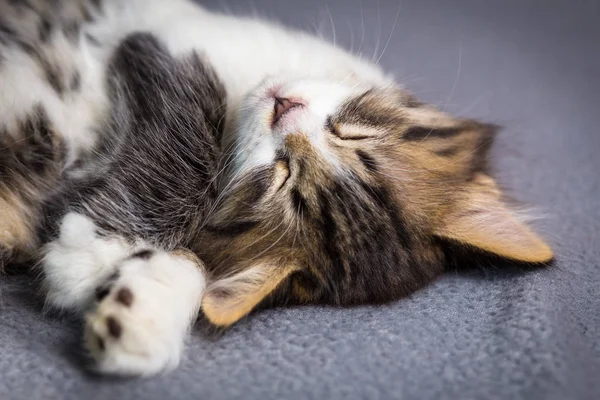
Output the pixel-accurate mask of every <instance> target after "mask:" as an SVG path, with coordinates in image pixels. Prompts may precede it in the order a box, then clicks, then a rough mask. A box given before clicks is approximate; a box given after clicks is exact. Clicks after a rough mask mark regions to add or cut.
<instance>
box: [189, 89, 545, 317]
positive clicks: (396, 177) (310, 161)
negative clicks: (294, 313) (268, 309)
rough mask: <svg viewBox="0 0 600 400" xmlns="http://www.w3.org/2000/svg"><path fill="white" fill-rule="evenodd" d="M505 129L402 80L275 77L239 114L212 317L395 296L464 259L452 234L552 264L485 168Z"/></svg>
mask: <svg viewBox="0 0 600 400" xmlns="http://www.w3.org/2000/svg"><path fill="white" fill-rule="evenodd" d="M494 131H495V128H494V127H493V126H490V125H485V124H481V123H478V122H475V121H471V120H464V119H457V118H454V117H451V116H449V115H447V114H445V113H443V112H441V111H438V110H437V109H435V108H433V107H431V106H427V105H424V104H422V103H420V102H418V101H416V100H415V99H414V98H413V97H412V96H410V95H408V94H407V93H406V92H404V91H402V90H400V89H398V88H393V87H391V88H390V87H384V88H381V87H366V86H361V85H349V84H344V83H340V84H333V83H331V82H325V81H314V80H292V81H285V82H273V81H270V82H265V83H264V84H263V85H261V86H260V87H259V88H258V89H257V90H256V91H254V92H253V93H252V94H251V95H250V96H249V97H248V98H247V99H246V101H245V104H244V107H242V109H241V110H240V112H239V115H238V118H237V125H236V127H235V129H234V132H235V134H234V135H232V136H231V137H230V138H231V139H232V141H231V143H230V148H231V149H232V153H231V154H232V159H231V168H230V170H231V173H230V179H229V180H228V184H227V187H226V188H225V189H224V191H223V197H222V199H221V201H220V203H219V207H218V209H217V211H216V212H215V213H214V214H213V215H212V217H211V218H210V220H209V223H208V226H207V229H206V232H205V233H204V236H203V238H202V240H201V241H200V243H201V245H200V248H199V249H198V250H199V253H200V254H201V256H202V258H203V259H204V261H205V262H206V263H207V266H208V268H209V269H210V270H211V271H212V274H213V281H212V283H211V284H210V285H209V287H208V289H207V291H206V294H205V296H204V299H203V309H204V312H205V314H206V315H207V317H208V318H209V320H211V321H212V322H213V323H215V324H217V325H229V324H231V323H233V322H235V321H236V320H238V319H239V318H240V317H242V316H244V315H245V314H247V313H248V312H249V311H251V310H252V309H253V308H254V307H255V306H256V305H258V304H259V303H260V302H262V301H263V300H265V299H267V298H269V299H271V300H273V299H275V300H277V301H278V302H282V301H283V302H299V303H314V302H318V303H331V304H342V305H347V304H357V303H365V302H384V301H389V300H392V299H396V298H399V297H401V296H403V295H406V294H408V293H410V292H412V291H414V290H416V289H417V288H419V287H421V286H423V285H424V284H425V283H427V282H428V281H430V280H432V279H433V278H434V277H436V276H437V275H439V274H440V273H441V272H442V271H443V270H444V266H445V265H446V264H447V263H448V262H451V261H453V260H449V259H448V252H445V251H444V249H445V248H446V244H448V243H452V244H453V246H457V245H458V246H462V247H464V248H468V249H472V250H477V251H482V252H485V253H490V254H493V255H496V256H500V257H503V258H507V259H512V260H515V261H521V262H526V263H544V262H548V261H550V260H551V259H552V251H551V250H550V249H549V248H548V246H547V245H546V244H545V243H544V242H543V241H542V240H541V239H539V238H538V237H537V236H536V235H535V234H534V233H533V232H532V231H531V230H530V229H529V228H528V227H527V226H525V225H524V224H523V223H522V222H520V221H519V220H518V219H517V217H516V216H515V215H514V213H512V212H511V211H510V210H509V209H508V207H507V206H506V205H505V203H504V202H503V201H502V195H501V192H500V191H499V189H498V188H497V186H496V184H495V182H494V180H493V179H492V178H491V177H490V176H489V175H488V174H487V172H486V156H487V152H488V148H489V145H490V143H491V141H492V139H493V136H494Z"/></svg>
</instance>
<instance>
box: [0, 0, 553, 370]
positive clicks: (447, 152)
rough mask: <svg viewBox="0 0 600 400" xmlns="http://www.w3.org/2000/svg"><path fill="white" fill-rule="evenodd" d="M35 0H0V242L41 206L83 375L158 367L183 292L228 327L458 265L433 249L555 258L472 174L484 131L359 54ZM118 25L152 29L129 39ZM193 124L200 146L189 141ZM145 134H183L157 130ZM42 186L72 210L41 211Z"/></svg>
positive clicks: (106, 6)
mask: <svg viewBox="0 0 600 400" xmlns="http://www.w3.org/2000/svg"><path fill="white" fill-rule="evenodd" d="M52 3H53V4H52V7H51V6H49V5H46V3H44V2H42V1H39V2H33V1H30V2H14V1H7V0H4V1H0V11H2V13H0V15H2V17H0V35H1V36H0V59H1V60H2V61H1V62H2V69H0V77H1V78H2V81H3V82H8V81H10V82H11V83H12V84H13V86H11V87H10V88H8V89H7V88H4V90H2V91H0V104H2V105H3V106H6V107H4V108H3V111H0V123H3V124H4V126H5V128H4V131H3V132H4V133H2V140H3V145H5V146H9V147H10V148H11V154H15V155H14V156H11V159H10V160H4V159H2V164H0V165H8V167H0V168H4V170H6V171H10V172H8V173H6V174H5V175H4V174H3V186H2V189H1V191H0V193H1V195H0V196H1V198H2V202H3V203H2V207H1V208H0V213H1V214H2V216H3V217H5V218H7V219H6V220H7V221H10V224H9V225H8V229H5V230H4V231H3V232H4V233H3V236H2V237H0V243H2V245H3V248H5V249H6V251H5V253H6V254H7V255H8V254H9V253H10V254H11V259H15V258H26V257H27V256H28V255H29V254H31V253H32V251H33V250H34V249H36V248H37V247H38V246H39V240H38V239H37V238H36V235H35V231H36V226H37V225H39V224H40V222H39V221H40V220H41V219H42V217H44V216H48V215H50V216H53V215H58V216H59V217H60V222H59V224H58V228H57V231H56V235H55V236H56V237H50V239H48V240H47V241H48V243H46V245H45V246H44V251H43V258H42V262H41V266H42V268H43V271H44V276H45V284H46V288H47V299H48V302H49V304H50V305H52V306H54V307H58V308H62V309H70V310H75V311H78V312H80V313H83V312H86V311H87V313H88V314H87V315H88V316H87V323H86V328H85V338H86V348H87V349H88V350H89V351H90V353H91V355H92V356H93V358H94V359H95V361H96V363H97V368H98V369H99V370H100V371H103V372H110V373H118V374H133V375H150V374H154V373H157V372H159V371H162V370H165V369H168V368H171V367H174V366H175V365H177V362H178V360H179V357H180V354H181V351H182V347H183V341H184V338H185V333H186V330H187V329H188V328H189V325H190V321H191V319H192V318H193V317H194V316H195V315H196V313H197V312H198V310H199V309H200V308H201V309H202V311H203V313H204V314H205V315H206V317H207V318H208V320H209V321H210V322H212V323H213V324H215V325H218V326H228V325H231V324H232V323H235V322H236V321H237V320H239V319H240V318H242V317H243V316H245V315H247V314H248V313H249V312H250V311H252V310H253V309H255V308H256V307H258V306H260V305H268V304H273V303H276V304H278V303H302V304H305V303H326V304H334V305H350V304H359V303H365V302H371V303H372V302H375V303H378V302H386V301H391V300H394V299H397V298H400V297H402V296H405V295H407V294H409V293H411V292H413V291H414V290H416V289H418V288H420V287H422V286H423V285H425V284H426V283H427V282H429V281H431V280H432V279H434V278H435V277H436V276H438V275H439V274H440V273H442V272H443V271H444V268H445V266H446V265H449V264H451V263H453V262H455V260H456V259H455V258H454V256H453V254H454V252H451V251H449V250H448V249H449V248H457V249H461V250H463V251H467V252H470V253H471V254H477V253H487V254H492V255H494V256H497V257H503V258H507V259H510V260H514V261H520V262H524V263H536V264H537V263H546V262H549V261H550V260H551V259H552V252H551V250H550V249H549V248H548V246H547V245H546V244H545V243H544V242H543V241H542V240H541V239H540V238H539V237H538V236H536V235H535V234H534V233H533V232H532V231H531V230H530V229H529V228H528V227H527V226H525V225H524V224H523V223H522V222H520V221H519V220H518V218H517V217H516V215H515V214H514V213H513V212H512V211H511V210H510V208H509V207H508V206H507V205H506V203H505V202H504V200H503V196H502V193H501V191H500V190H499V189H498V187H497V186H496V184H495V182H494V180H493V178H492V177H490V175H489V173H488V171H487V168H486V157H487V151H488V148H489V146H490V143H491V141H492V139H493V136H494V134H495V128H494V127H493V126H490V125H487V124H483V123H479V122H476V121H471V120H465V119H460V118H455V117H452V116H450V115H447V114H446V113H443V112H441V111H439V110H437V109H435V108H434V107H432V106H429V105H425V104H422V103H420V102H419V101H417V100H416V99H414V98H413V97H412V96H411V95H410V94H408V93H406V92H405V91H403V90H402V89H401V88H399V87H398V86H397V85H396V84H395V83H394V81H393V79H391V78H390V77H387V76H386V75H385V74H384V73H383V72H382V71H381V70H380V69H379V68H378V67H377V66H375V65H372V64H371V63H368V62H366V61H363V60H360V59H359V58H357V57H354V56H352V55H350V54H348V53H346V52H344V51H342V50H340V49H338V48H335V47H333V46H331V45H330V44H327V43H325V42H323V41H321V40H319V39H316V38H313V37H312V36H309V35H307V34H304V33H299V32H295V31H289V30H286V29H284V28H281V27H277V26H275V25H272V24H270V23H267V22H264V21H259V20H253V19H246V18H239V17H231V16H226V15H219V14H214V13H211V12H208V11H206V10H204V9H202V8H201V7H199V6H197V5H195V4H193V3H191V2H188V1H185V0H172V1H169V2H164V1H159V0H127V1H118V0H104V1H91V0H90V1H83V0H82V1H74V0H73V1H67V0H63V1H54V2H52ZM17 20H18V21H20V22H19V23H18V24H16V23H15V21H17ZM136 31H144V32H149V33H151V34H152V35H153V37H156V38H158V41H156V39H150V38H148V37H147V36H143V35H142V37H141V38H140V36H134V39H135V38H136V37H137V39H136V40H138V41H140V40H141V43H139V42H138V43H137V44H136V43H133V44H132V43H131V42H130V41H131V40H132V39H131V36H130V34H131V33H132V32H136ZM128 38H129V39H128ZM160 43H164V48H163V45H161V44H160ZM142 44H143V46H142ZM134 45H135V46H134ZM132 46H133V48H132ZM136 46H142V47H143V49H142V50H141V51H140V49H139V47H136ZM135 49H137V50H135ZM134 50H135V51H134ZM115 51H116V53H115ZM136 51H137V52H138V55H137V56H136V55H135V53H136ZM148 51H149V53H148ZM194 51H196V52H198V53H200V54H202V57H203V59H204V60H206V62H208V63H210V65H212V67H213V68H214V71H215V74H216V77H212V78H211V76H212V73H211V72H210V68H209V67H207V66H206V65H204V66H202V65H203V64H202V63H200V62H198V61H197V58H194V56H190V54H193V52H194ZM123 52H124V54H126V56H122V57H121V58H120V59H121V61H119V54H123ZM132 53H133V54H132ZM115 54H116V55H115ZM128 60H135V61H136V62H129V61H128ZM165 60H167V62H166V64H165ZM148 64H149V66H148ZM153 65H155V66H156V67H158V68H159V69H160V68H161V67H160V66H161V65H162V68H164V70H162V72H156V71H155V72H152V71H154V67H153ZM165 65H167V67H165ZM115 70H119V71H120V72H119V73H118V74H117V75H119V76H120V78H117V82H121V83H117V84H115V83H114V79H115V78H114V76H115ZM191 71H197V72H198V73H197V76H198V79H200V80H201V82H200V85H201V86H203V87H204V89H202V88H198V87H197V86H194V82H196V81H195V77H196V75H194V74H193V73H192V74H190V72H191ZM150 77H151V78H150ZM147 78H148V79H147ZM179 79H183V81H185V82H188V83H187V84H185V85H183V86H182V87H180V86H178V85H177V83H181V82H182V81H180V80H179ZM217 80H220V81H221V82H222V84H223V87H224V93H223V91H222V90H221V89H220V85H219V83H218V81H217ZM132 82H137V83H136V84H132ZM188 84H191V85H192V86H191V89H190V87H188V86H187V85H188ZM31 87H34V88H35V89H36V90H31ZM115 87H116V88H119V87H124V88H125V89H124V90H118V89H114V88H115ZM111 88H112V89H111ZM193 88H195V89H193ZM140 89H143V90H140ZM180 89H181V90H180ZM187 89H190V90H189V91H187ZM32 93H34V94H32ZM198 93H201V97H200V98H198V100H197V102H191V103H189V102H188V100H189V98H190V96H192V95H194V94H198ZM223 96H225V98H224V99H221V100H218V99H219V98H220V97H223ZM123 99H125V103H127V104H129V106H128V107H125V108H123V109H122V108H120V107H119V106H118V104H119V101H122V100H123ZM174 104H177V106H176V107H173V106H172V105H174ZM188 104H193V107H192V108H189V107H188V106H187V105H188ZM224 104H226V105H227V106H226V109H225V107H224V106H223V105H224ZM179 107H183V108H184V109H183V110H181V109H180V108H179ZM148 109H153V110H154V111H153V112H151V113H146V112H145V110H148ZM115 110H116V111H115ZM136 110H137V111H136ZM194 110H197V111H198V115H195V114H194ZM156 112H158V116H159V117H158V118H157V114H156ZM163 112H165V113H166V115H165V117H166V120H165V121H164V124H163V114H162V113H163ZM179 112H181V114H178V113H179ZM223 112H224V113H225V114H224V115H220V114H221V113H223ZM171 113H174V114H171ZM173 116H176V117H173ZM169 117H173V119H169ZM221 117H223V118H221ZM202 121H205V122H204V123H203V122H202ZM206 121H209V122H210V123H208V122H206ZM221 122H222V123H223V125H221ZM155 124H158V125H155ZM193 124H200V125H201V127H200V130H205V129H206V128H210V127H211V126H212V128H213V129H214V131H213V135H214V136H215V140H216V141H215V143H208V144H206V146H208V147H203V146H204V145H201V146H200V147H201V149H199V151H198V152H196V151H187V149H188V147H187V145H188V144H189V143H187V142H185V139H186V138H188V133H190V132H194V129H190V127H191V126H193ZM161 129H164V130H165V131H166V132H167V133H168V135H167V137H169V138H173V137H175V138H177V140H181V141H180V142H177V141H176V142H174V143H173V142H171V141H170V140H163V141H158V140H159V138H160V135H158V133H159V132H160V130H161ZM221 129H222V133H221V132H220V131H221ZM133 132H145V133H143V134H142V136H141V137H138V136H137V133H136V134H133ZM25 137H27V138H28V139H27V140H26V141H23V139H24V138H25ZM144 139H148V140H147V141H146V140H144ZM111 143H116V145H114V144H111ZM155 143H156V145H155ZM158 143H159V144H158ZM217 143H218V144H219V147H220V148H221V151H222V152H223V154H224V155H223V157H222V160H221V164H222V169H217V168H215V167H214V165H216V163H214V160H216V158H213V157H218V153H219V150H218V149H217V148H216V144H217ZM196 145H200V144H199V143H196ZM192 148H193V146H191V147H189V149H192ZM12 149H14V150H12ZM48 149H50V150H48ZM29 152H32V154H33V155H32V156H31V155H30V156H29V158H27V157H25V155H26V154H29ZM16 154H22V155H21V156H17V155H16ZM115 155H116V157H114V156H115ZM195 155H200V157H201V158H202V160H201V162H200V163H198V161H199V160H197V159H196V158H195V157H194V156H195ZM19 157H20V158H19ZM205 157H208V158H205ZM107 158H108V159H112V160H113V162H110V163H107V162H106V159H107ZM17 159H18V160H17ZM15 160H17V161H15ZM23 160H24V161H23ZM40 160H41V161H42V162H41V164H43V168H40V167H39V165H38V167H37V168H36V167H35V166H36V165H37V164H40ZM25 161H27V162H25ZM10 162H12V163H13V164H10ZM180 163H181V164H182V165H185V166H187V167H189V168H185V169H179V167H178V166H179V164H180ZM107 165H108V167H106V166H107ZM16 166H18V168H17V167H16ZM196 167H197V168H196ZM174 174H175V175H174ZM196 174H197V176H196ZM164 176H169V177H173V176H175V177H176V178H177V180H176V181H171V182H169V181H168V180H166V179H164ZM73 182H74V183H73ZM63 185H64V186H66V188H65V189H62V188H61V187H62V186H63ZM214 185H216V186H214ZM64 193H75V195H72V196H68V195H65V194H64ZM196 194H197V195H198V196H197V197H196V196H195V195H196ZM57 199H58V201H57ZM57 202H58V203H61V202H62V203H66V204H67V206H66V207H67V208H66V210H68V211H69V212H67V213H66V214H65V215H62V214H61V213H60V212H58V213H56V212H44V211H42V210H41V208H40V207H41V206H40V204H50V205H52V204H56V203H57ZM51 208H52V207H51ZM52 209H55V208H52ZM58 209H61V208H60V207H59V208H58ZM49 224H50V225H52V221H50V222H49ZM179 228H181V229H179ZM189 250H193V252H190V251H189ZM197 257H198V258H197ZM200 260H201V261H200ZM205 285H206V288H205Z"/></svg>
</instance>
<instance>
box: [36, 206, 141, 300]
mask: <svg viewBox="0 0 600 400" xmlns="http://www.w3.org/2000/svg"><path fill="white" fill-rule="evenodd" d="M130 251H131V246H130V245H128V244H127V243H126V242H125V241H124V240H123V239H120V238H117V237H100V236H98V234H97V233H96V226H95V225H94V223H93V222H92V221H91V220H90V219H89V218H87V217H85V216H83V215H81V214H76V213H69V214H67V215H66V216H65V217H64V218H63V220H62V222H61V226H60V235H59V238H58V239H57V240H55V241H53V242H51V243H49V244H48V245H47V246H46V248H45V254H44V258H43V260H42V267H43V270H44V285H45V288H46V292H47V294H46V300H47V302H48V304H49V305H51V306H53V307H56V308H59V309H70V310H76V311H83V310H85V309H87V308H88V307H89V305H90V304H92V302H93V293H94V289H95V288H96V287H97V286H98V284H99V283H100V282H103V281H105V280H106V278H107V277H108V276H110V275H111V274H112V273H113V272H114V270H115V264H116V263H117V262H118V261H119V260H121V259H123V258H125V257H126V256H127V255H128V254H129V252H130Z"/></svg>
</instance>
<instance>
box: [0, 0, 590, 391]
mask: <svg viewBox="0 0 600 400" xmlns="http://www.w3.org/2000/svg"><path fill="white" fill-rule="evenodd" d="M207 3H208V4H209V5H214V3H216V1H209V2H207ZM327 3H328V7H327V8H326V6H325V2H322V1H320V0H302V1H299V0H252V1H250V0H248V1H246V0H241V1H239V2H235V1H233V0H230V1H229V4H230V5H231V7H232V9H233V10H239V11H248V10H252V9H256V10H258V12H259V13H260V14H263V15H268V16H273V17H276V18H279V19H281V20H282V21H284V22H286V23H289V24H293V25H296V26H301V27H305V28H309V29H310V28H311V27H312V26H314V25H315V24H316V25H317V26H321V27H322V28H324V29H325V31H329V33H331V29H330V28H328V27H329V26H330V18H329V15H328V11H327V10H329V12H330V13H331V16H332V20H333V21H334V23H335V28H336V29H335V30H336V35H335V36H336V39H337V41H338V42H339V43H342V44H343V45H345V46H348V47H350V46H351V45H353V46H354V48H355V50H356V49H357V48H358V47H359V44H360V43H361V42H362V50H363V53H364V54H365V56H368V57H371V55H373V54H375V58H379V57H380V54H381V52H382V51H383V49H384V48H385V52H384V53H383V55H381V63H382V64H383V65H385V66H386V68H388V69H389V70H390V71H392V72H394V73H395V74H396V75H397V76H398V77H399V79H400V80H401V81H402V82H404V83H405V85H406V86H407V87H408V88H410V89H412V90H414V91H415V92H416V93H417V94H418V95H419V96H421V97H422V98H423V99H425V100H428V101H432V102H434V103H436V104H438V105H440V106H442V107H444V108H446V109H448V110H450V111H453V112H457V113H460V114H463V115H468V116H472V117H479V118H483V119H486V120H489V121H492V122H496V123H500V124H502V125H504V126H506V130H505V131H504V134H503V135H502V136H501V137H500V138H499V140H498V145H497V146H496V148H495V150H494V155H495V157H494V158H495V166H496V169H497V170H498V171H499V173H500V176H501V177H502V181H503V182H504V183H505V184H507V185H508V186H509V187H511V188H512V189H513V192H514V194H515V195H516V197H517V198H518V199H521V200H523V201H526V202H529V203H531V204H534V205H536V206H538V207H539V210H541V211H542V212H543V214H544V215H545V216H546V219H545V220H544V222H543V223H541V224H538V226H539V227H540V231H541V232H543V234H544V235H545V236H546V237H547V238H548V239H549V240H550V241H551V242H552V243H553V244H554V247H555V249H556V251H557V253H558V255H559V257H558V263H557V266H556V267H555V268H553V269H551V270H544V271H535V272H531V273H527V274H520V273H517V272H516V271H514V270H511V271H506V270H500V269H495V268H490V269H488V270H486V271H479V272H478V271H473V272H469V273H456V274H452V275H448V276H445V277H443V278H442V279H439V280H438V281H437V282H436V283H434V284H433V285H431V286H430V287H428V288H427V289H425V290H422V291H420V292H419V293H417V294H415V295H414V296H412V297H411V298H409V299H405V300H402V301H398V302H397V303H395V304H391V305H388V306H383V307H360V308H356V309H351V310H340V309H331V308H320V307H301V308H293V309H278V310H270V311H266V312H262V313H259V314H257V315H255V316H253V317H252V318H250V319H247V320H245V321H242V322H241V323H239V324H238V325H236V326H235V327H234V328H233V329H231V330H230V331H229V332H227V333H226V334H225V335H224V336H223V337H221V338H220V339H218V340H214V339H207V338H204V337H203V336H202V335H201V334H199V333H196V334H195V335H194V337H193V338H192V339H191V340H190V346H189V350H188V352H187V355H186V360H185V361H184V362H183V363H182V366H181V368H179V369H178V370H177V371H175V372H174V373H172V374H170V375H168V376H166V377H159V378H155V379H150V380H137V381H120V380H114V379H101V378H97V377H93V376H90V375H88V374H86V373H85V372H83V370H82V368H81V358H80V357H79V356H78V355H77V354H78V349H79V327H78V324H77V323H76V322H74V321H69V320H66V319H65V318H64V317H63V318H59V317H57V316H52V315H42V313H41V306H40V304H39V302H38V301H36V300H34V297H33V294H32V292H31V285H30V284H29V283H28V281H27V279H25V278H23V277H13V278H7V279H2V282H1V283H0V307H1V312H0V398H1V399H4V400H11V399H35V398H46V399H82V398H85V399H88V400H92V399H106V398H127V399H136V398H140V399H148V400H151V399H165V398H174V399H192V398H196V399H225V398H231V399H294V398H298V399H300V398H314V399H334V398H349V399H360V398H368V399H387V398H395V399H420V400H421V399H470V398H482V399H483V398H500V399H561V400H562V399H598V398H600V379H599V378H600V313H599V312H598V311H599V310H600V300H599V293H600V183H599V178H598V176H599V174H600V156H599V155H598V153H599V152H600V132H599V128H598V127H599V126H600V119H599V114H600V113H599V110H600V102H599V101H598V93H600V79H598V73H599V71H600V53H599V51H598V44H597V42H598V39H599V38H600V26H599V25H598V24H597V20H598V18H599V17H600V5H599V4H600V3H599V2H597V1H594V0H590V1H584V0H580V1H567V0H564V1H562V2H560V1H542V0H540V1H533V0H532V1H520V0H509V1H482V0H457V1H452V2H450V1H445V0H403V2H402V3H403V4H402V7H401V10H400V13H399V18H398V22H397V26H396V29H395V32H394V33H393V34H392V35H391V39H390V41H389V45H387V41H388V36H389V35H390V30H391V28H392V25H393V23H394V20H395V16H396V11H397V7H398V1H397V0H396V1H391V0H390V1H386V0H380V1H379V2H376V1H370V0H369V1H362V3H363V10H362V18H361V8H360V4H361V1H360V0H328V1H327ZM377 4H379V5H377ZM361 21H364V26H365V29H364V32H365V35H364V40H362V37H361V36H362V28H361V26H362V23H361ZM378 21H380V22H381V23H380V24H378ZM351 31H353V32H354V35H353V40H352V35H351V34H350V32H351ZM330 36H333V35H330ZM378 38H380V40H379V47H378V50H377V51H375V49H376V47H377V42H378Z"/></svg>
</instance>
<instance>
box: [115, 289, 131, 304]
mask: <svg viewBox="0 0 600 400" xmlns="http://www.w3.org/2000/svg"><path fill="white" fill-rule="evenodd" d="M117 302H119V303H121V304H123V305H124V306H125V307H130V306H131V304H132V303H133V293H131V290H129V288H126V287H124V288H122V289H120V290H119V291H118V292H117Z"/></svg>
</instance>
